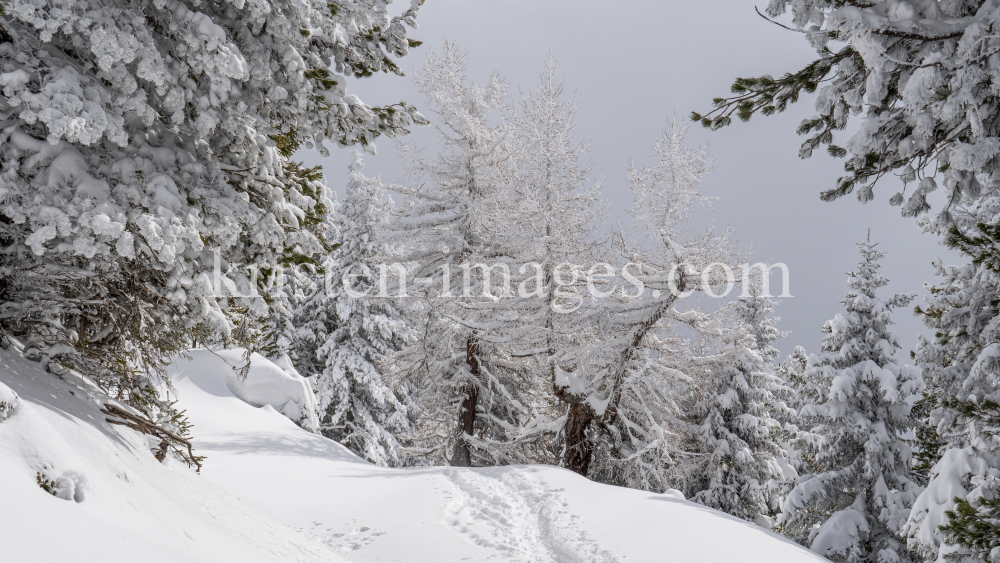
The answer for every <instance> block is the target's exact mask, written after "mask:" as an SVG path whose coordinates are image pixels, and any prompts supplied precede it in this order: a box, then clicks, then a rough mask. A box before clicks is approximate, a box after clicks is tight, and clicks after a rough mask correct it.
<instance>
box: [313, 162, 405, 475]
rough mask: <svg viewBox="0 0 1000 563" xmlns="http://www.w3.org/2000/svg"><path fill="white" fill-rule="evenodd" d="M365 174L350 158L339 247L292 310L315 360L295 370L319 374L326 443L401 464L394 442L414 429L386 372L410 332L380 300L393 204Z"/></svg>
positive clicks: (393, 304)
mask: <svg viewBox="0 0 1000 563" xmlns="http://www.w3.org/2000/svg"><path fill="white" fill-rule="evenodd" d="M363 168H364V163H363V160H362V158H361V155H360V153H355V156H354V161H353V162H352V164H351V167H350V174H349V179H348V183H347V194H346V197H345V199H344V202H343V205H342V206H341V207H340V208H339V209H338V210H337V213H336V218H335V222H336V224H337V232H338V235H339V238H340V240H341V243H340V246H339V247H338V248H337V249H336V250H334V251H333V252H332V253H331V254H330V255H329V256H328V258H327V259H326V260H325V261H324V262H323V274H322V276H321V277H320V279H319V280H317V282H316V290H317V291H316V293H315V294H314V295H313V296H312V297H311V298H309V299H307V300H305V302H304V303H303V305H302V306H301V307H300V309H299V311H298V315H297V317H298V322H299V324H300V325H302V328H301V329H300V331H299V338H301V339H302V340H303V342H302V344H301V346H302V347H303V348H311V349H312V350H311V352H312V354H314V357H313V358H311V361H310V362H305V363H302V364H300V365H303V366H317V367H318V372H317V373H315V381H314V386H315V388H316V393H317V395H318V396H317V399H318V401H317V402H318V406H319V411H320V412H319V414H320V428H319V431H320V432H321V433H322V434H323V435H324V436H327V437H328V438H331V439H333V440H336V441H338V442H340V443H342V444H344V445H345V446H347V447H348V448H349V449H350V450H351V451H353V452H355V453H357V454H358V455H359V456H361V457H362V458H364V459H367V460H368V461H371V462H372V463H376V464H378V465H390V466H392V465H401V464H402V463H403V462H404V455H403V452H402V449H401V446H400V443H399V438H398V437H399V436H402V435H404V434H405V433H407V432H409V431H410V430H411V427H412V423H411V420H410V418H409V414H408V411H407V406H406V405H405V402H406V399H405V393H404V392H402V391H401V389H400V388H399V387H398V386H396V385H394V384H393V382H392V381H390V379H389V378H388V377H386V375H385V372H384V368H385V366H386V364H387V362H388V361H389V359H390V358H391V356H392V355H393V354H394V353H396V352H398V351H400V350H401V349H403V348H404V347H405V346H406V345H407V344H408V343H409V342H410V341H411V340H412V333H411V331H410V330H409V329H408V328H407V326H406V323H405V322H404V321H403V318H402V313H401V311H400V309H399V305H398V303H397V299H394V298H390V297H384V296H380V295H379V290H380V287H379V274H380V269H379V264H380V262H381V261H382V260H383V259H384V258H385V256H386V255H387V252H386V248H385V229H386V225H387V222H388V220H389V216H390V213H391V211H392V200H391V199H390V197H389V194H387V193H386V192H385V191H384V190H383V189H382V185H381V183H380V182H377V181H370V179H369V178H366V177H365V176H364V175H363V174H362V170H363ZM314 369H315V368H314ZM310 375H313V374H312V373H310Z"/></svg>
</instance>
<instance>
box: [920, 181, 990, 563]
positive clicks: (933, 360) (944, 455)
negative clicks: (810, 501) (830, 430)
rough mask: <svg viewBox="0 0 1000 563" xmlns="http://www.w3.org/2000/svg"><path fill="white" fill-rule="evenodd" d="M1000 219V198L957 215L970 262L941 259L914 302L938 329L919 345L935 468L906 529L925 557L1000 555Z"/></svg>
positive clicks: (926, 446) (957, 243) (927, 438)
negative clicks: (999, 528) (920, 299)
mask: <svg viewBox="0 0 1000 563" xmlns="http://www.w3.org/2000/svg"><path fill="white" fill-rule="evenodd" d="M998 223H1000V199H998V198H997V197H996V196H995V195H993V196H990V197H988V198H986V199H985V200H984V201H983V202H982V203H981V204H979V205H976V206H970V207H969V208H967V209H964V210H963V212H962V213H957V214H956V224H955V225H954V227H953V228H952V229H951V232H950V235H949V236H948V238H947V239H946V240H947V242H948V244H949V245H950V246H952V247H953V248H955V249H956V250H959V251H961V252H962V253H963V255H964V256H966V257H967V259H968V260H969V262H968V263H966V264H963V265H960V266H945V265H943V264H942V263H941V262H940V261H937V262H935V266H936V268H937V270H938V276H939V277H940V278H941V279H940V280H939V281H938V282H937V283H936V284H934V286H933V287H932V288H931V295H930V296H929V297H928V298H927V301H928V303H927V304H926V305H923V306H921V307H918V309H917V311H918V313H920V314H921V316H922V317H923V318H924V322H925V323H926V324H927V326H928V327H929V328H931V329H932V330H933V331H934V338H933V340H927V339H923V338H922V339H921V340H920V343H919V345H918V346H917V350H916V359H917V361H918V363H919V365H920V366H921V368H922V369H923V371H924V373H925V377H926V378H927V382H928V389H927V393H926V396H925V398H924V399H923V401H922V403H921V404H920V405H919V406H920V407H921V410H923V411H925V412H926V415H927V419H926V421H925V423H926V425H927V427H926V429H920V430H921V431H920V432H918V437H919V438H921V439H920V447H921V450H922V451H921V452H920V454H919V457H920V461H921V462H922V465H923V466H924V468H927V466H930V469H929V471H928V472H927V477H929V481H928V483H927V487H926V490H925V491H924V493H923V494H921V495H920V497H919V498H918V499H917V501H916V503H915V505H914V507H913V512H912V514H911V516H910V520H909V521H908V522H907V533H908V534H909V536H910V538H911V541H912V542H913V544H914V545H915V546H916V547H918V548H919V549H920V551H921V552H923V553H924V554H925V555H926V556H927V557H928V558H941V557H951V558H954V559H955V560H957V561H992V560H993V559H995V558H996V557H997V555H995V554H996V553H1000V550H997V549H996V548H997V547H998V546H1000V543H998V542H997V540H996V534H995V532H993V531H991V530H993V529H995V528H994V526H995V522H996V515H995V506H996V501H995V499H996V498H998V497H1000V487H998V485H1000V483H998V478H1000V455H998V451H1000V392H998V390H997V378H998V362H997V359H998V358H1000V330H998V327H1000V315H998V314H997V313H998V309H997V306H996V303H997V299H998V296H1000V276H998V274H997V272H998V271H1000V259H998V258H997V254H996V248H997V246H996V245H997V243H998V242H1000V232H998V230H997V228H996V225H997V224H998ZM942 526H944V528H942Z"/></svg>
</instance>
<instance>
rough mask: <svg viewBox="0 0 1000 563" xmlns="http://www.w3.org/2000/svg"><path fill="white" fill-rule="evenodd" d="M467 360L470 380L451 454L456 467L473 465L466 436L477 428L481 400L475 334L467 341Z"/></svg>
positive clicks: (463, 390)
mask: <svg viewBox="0 0 1000 563" xmlns="http://www.w3.org/2000/svg"><path fill="white" fill-rule="evenodd" d="M465 362H466V363H467V364H469V374H470V375H472V378H473V381H470V382H469V383H468V384H467V385H466V386H465V388H464V389H462V393H463V395H464V396H463V397H462V406H461V408H460V409H459V411H458V440H457V441H456V442H455V451H454V452H453V453H452V456H451V464H452V465H453V466H455V467H472V451H471V449H470V448H469V443H468V442H467V441H466V440H465V437H466V436H472V434H473V432H474V431H475V429H476V406H477V404H478V402H479V386H478V385H477V382H478V379H479V340H478V339H477V338H476V336H475V335H472V336H470V337H469V340H468V342H467V343H466V352H465Z"/></svg>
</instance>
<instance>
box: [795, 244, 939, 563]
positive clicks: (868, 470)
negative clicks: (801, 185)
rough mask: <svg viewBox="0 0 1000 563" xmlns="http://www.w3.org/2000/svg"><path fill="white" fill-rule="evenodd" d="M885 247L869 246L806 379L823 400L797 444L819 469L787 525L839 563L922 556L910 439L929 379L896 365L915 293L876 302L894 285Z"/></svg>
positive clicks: (805, 480) (809, 413)
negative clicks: (915, 534) (912, 523)
mask: <svg viewBox="0 0 1000 563" xmlns="http://www.w3.org/2000/svg"><path fill="white" fill-rule="evenodd" d="M876 246H877V245H876V243H872V242H870V241H864V242H861V243H859V247H860V249H861V261H860V263H859V264H858V268H857V270H856V271H854V272H851V273H850V274H849V276H850V277H849V278H848V285H849V287H850V291H849V292H848V294H847V298H846V299H845V300H844V301H843V304H844V306H845V307H846V311H845V312H844V313H841V314H837V315H836V316H834V318H833V319H832V320H830V321H827V322H826V324H824V326H823V331H824V332H825V333H826V336H825V337H824V339H823V346H822V353H821V354H819V355H818V356H812V357H810V359H809V367H808V369H807V371H806V373H805V375H804V377H805V379H806V380H807V381H810V382H813V383H814V384H815V386H816V388H818V389H820V390H821V397H820V400H819V401H816V402H815V403H814V404H808V405H804V406H803V407H802V408H801V410H800V412H799V417H800V427H799V433H798V435H797V437H796V439H795V442H794V444H795V446H796V447H798V448H799V449H800V450H801V452H802V456H803V457H804V458H807V459H808V461H809V466H810V467H811V468H812V471H813V472H812V473H806V474H804V475H802V476H801V477H800V478H799V480H798V482H797V484H796V486H795V488H794V489H793V490H792V491H791V493H790V494H789V495H788V498H787V499H786V500H785V504H784V510H783V514H782V517H781V519H780V522H779V523H780V524H781V525H782V526H783V529H784V531H785V532H786V533H788V534H789V535H790V536H792V537H793V538H794V539H796V540H797V541H799V542H800V543H803V544H804V545H807V546H809V547H810V548H811V549H812V550H813V551H815V552H817V553H819V554H820V555H823V556H824V557H827V558H829V559H831V560H833V561H837V562H851V563H854V562H859V561H880V562H898V561H918V560H919V557H918V556H917V554H916V553H915V552H913V551H910V550H909V549H908V548H907V545H906V541H905V540H904V539H903V536H902V535H901V534H900V531H901V528H902V526H903V524H904V523H905V522H906V518H907V516H908V515H909V513H910V508H911V506H912V505H913V500H914V499H915V498H916V495H917V494H919V493H920V487H919V486H917V485H916V484H915V483H914V482H913V481H912V479H911V478H910V464H911V452H910V447H909V445H908V443H907V441H906V437H905V434H907V433H908V432H909V431H910V430H911V429H912V427H913V426H914V420H913V417H912V415H911V409H912V407H913V404H914V402H916V400H917V399H918V398H919V397H920V394H921V393H922V391H923V388H924V383H923V379H922V378H921V376H920V371H919V369H918V368H916V367H914V366H909V365H902V366H900V365H897V364H896V363H895V361H894V360H893V357H892V355H893V353H894V352H895V351H896V350H897V349H899V344H898V342H897V340H896V336H895V335H894V334H893V333H892V332H890V326H891V325H892V323H893V320H892V310H893V309H895V308H897V307H901V306H905V305H906V304H907V303H908V302H909V301H910V299H911V298H912V296H910V295H896V296H894V297H892V298H891V299H889V300H882V299H880V298H879V297H877V296H876V291H877V290H878V289H879V288H881V287H883V286H885V285H886V283H887V280H886V279H885V278H884V277H882V275H881V274H880V273H879V267H880V266H879V260H880V259H881V257H882V254H881V253H880V252H878V250H877V249H876Z"/></svg>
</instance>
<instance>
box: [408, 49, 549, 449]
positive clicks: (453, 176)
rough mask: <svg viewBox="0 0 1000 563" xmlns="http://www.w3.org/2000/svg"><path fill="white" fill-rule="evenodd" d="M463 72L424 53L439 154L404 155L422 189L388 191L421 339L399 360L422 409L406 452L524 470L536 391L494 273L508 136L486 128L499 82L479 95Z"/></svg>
mask: <svg viewBox="0 0 1000 563" xmlns="http://www.w3.org/2000/svg"><path fill="white" fill-rule="evenodd" d="M464 72H465V54H464V52H463V51H461V49H459V48H458V47H457V46H455V45H454V44H450V43H446V44H445V46H444V48H443V49H442V50H441V52H440V53H435V52H431V53H429V54H428V57H427V63H426V65H425V66H424V68H423V70H422V71H421V72H420V73H418V74H417V76H416V83H417V85H418V88H419V89H420V91H421V92H423V93H424V95H425V96H426V97H427V102H428V107H429V108H430V109H431V111H433V112H434V113H435V114H436V116H437V119H436V120H435V127H436V128H437V130H438V132H439V133H440V139H441V150H440V151H439V152H438V153H437V154H435V155H434V156H432V157H431V156H427V155H424V154H423V153H422V152H419V151H413V150H407V151H406V156H407V158H408V159H409V161H410V172H411V178H413V179H414V181H415V182H419V184H417V185H419V187H409V186H393V189H394V190H395V191H398V192H400V193H402V194H403V195H404V196H405V197H406V199H405V201H404V203H403V204H402V205H401V206H400V207H399V209H398V210H397V216H396V220H395V222H394V231H395V233H394V235H393V236H394V238H393V241H394V243H395V244H396V245H397V246H398V247H399V248H400V254H399V255H398V258H399V260H400V262H401V263H403V264H406V265H408V266H410V270H411V274H412V276H413V278H412V279H410V280H408V289H407V291H409V292H412V294H413V295H414V297H415V298H411V300H410V302H411V304H412V306H413V307H412V309H411V315H412V317H411V318H412V322H413V325H412V326H413V328H414V330H415V331H416V332H417V334H418V335H419V336H418V341H417V342H416V343H415V345H414V346H411V347H410V348H409V349H408V350H407V351H406V352H405V353H404V354H402V355H401V356H400V362H401V364H400V365H401V369H402V372H403V375H404V376H405V378H406V379H407V381H408V382H409V387H410V389H412V390H413V393H414V394H413V398H414V400H415V402H417V403H418V404H420V405H421V408H422V409H423V412H422V413H421V414H420V424H419V427H418V431H417V432H416V433H415V434H414V435H413V436H412V438H413V440H414V447H415V448H423V449H422V451H423V453H422V455H423V456H424V457H425V459H426V460H428V461H433V462H438V463H441V462H448V463H451V464H452V465H459V466H468V465H473V464H475V465H481V464H495V463H506V462H513V461H526V460H524V459H523V458H520V457H519V454H518V451H517V450H518V448H517V447H516V446H515V447H514V448H513V449H512V448H511V447H509V446H510V442H511V441H512V440H516V438H517V436H518V430H519V428H520V426H521V425H522V423H524V422H525V421H526V420H527V419H528V418H529V417H530V416H531V415H532V412H531V405H532V402H533V400H532V398H531V396H532V394H533V392H534V389H533V387H532V386H533V379H532V378H531V377H530V376H529V375H528V374H527V373H526V372H525V368H524V366H523V364H522V362H519V361H516V359H514V358H512V357H511V356H510V353H511V349H512V345H511V343H510V339H509V337H508V335H507V334H505V333H504V331H505V330H508V329H509V326H510V323H511V321H512V320H514V319H515V318H516V315H514V316H511V315H508V314H506V313H505V312H504V311H503V304H505V303H507V302H509V301H511V297H510V295H509V294H507V295H504V288H503V287H502V284H501V280H502V278H503V274H502V272H503V271H504V270H506V271H509V270H510V265H509V264H510V261H511V259H512V256H511V252H513V251H516V250H517V249H518V245H517V244H514V243H512V241H510V240H509V239H508V238H506V237H504V236H501V234H502V233H504V232H505V229H504V227H503V225H504V223H506V222H510V221H512V219H513V217H512V214H511V213H508V211H509V209H507V208H506V206H505V205H504V202H505V201H506V199H505V198H506V196H507V195H508V194H507V193H505V192H506V191H507V190H510V189H511V187H510V183H511V182H510V178H511V177H512V174H511V173H510V172H509V165H510V164H509V163H510V151H509V147H508V140H509V136H508V134H507V128H506V126H505V125H504V123H503V122H500V123H494V122H492V121H491V119H493V118H494V117H495V116H496V114H497V113H498V112H500V111H503V110H504V109H505V103H504V93H505V91H506V84H504V82H503V80H502V79H501V78H500V76H499V74H497V73H494V74H493V75H492V77H491V78H490V81H489V82H488V83H487V84H486V85H485V86H480V85H477V84H471V83H468V82H467V81H466V79H465V77H464ZM483 267H485V268H489V270H484V269H483ZM511 289H512V290H514V289H515V288H511ZM498 304H499V305H498Z"/></svg>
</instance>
